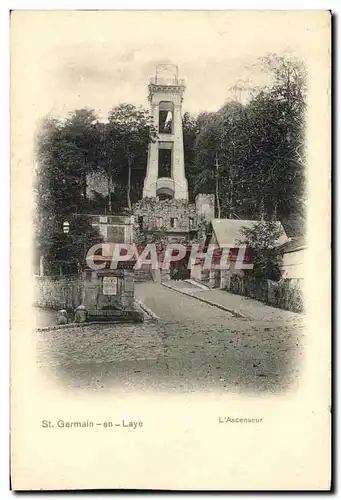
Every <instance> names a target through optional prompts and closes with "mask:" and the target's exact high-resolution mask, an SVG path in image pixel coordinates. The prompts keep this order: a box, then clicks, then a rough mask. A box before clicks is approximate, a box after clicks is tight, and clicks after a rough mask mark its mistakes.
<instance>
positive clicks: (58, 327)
mask: <svg viewBox="0 0 341 500" xmlns="http://www.w3.org/2000/svg"><path fill="white" fill-rule="evenodd" d="M119 323H120V322H119V321H84V323H67V324H66V325H51V326H43V327H42V328H35V330H36V331H37V332H47V331H49V330H64V329H66V330H67V329H68V328H80V327H83V326H91V325H117V324H119ZM127 324H128V323H127Z"/></svg>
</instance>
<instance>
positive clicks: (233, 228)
mask: <svg viewBox="0 0 341 500" xmlns="http://www.w3.org/2000/svg"><path fill="white" fill-rule="evenodd" d="M258 222H259V221H257V220H241V219H213V220H212V229H213V233H214V234H215V236H216V239H217V243H218V245H221V244H229V243H230V244H237V243H239V241H241V240H243V238H244V234H243V231H242V229H243V228H248V229H252V227H253V226H254V225H255V224H257V223H258ZM276 224H277V225H278V228H279V230H280V231H281V235H280V237H279V238H278V240H277V241H276V246H277V245H283V244H284V243H287V242H288V237H287V235H286V233H285V231H284V228H283V226H282V224H281V222H279V221H277V222H276Z"/></svg>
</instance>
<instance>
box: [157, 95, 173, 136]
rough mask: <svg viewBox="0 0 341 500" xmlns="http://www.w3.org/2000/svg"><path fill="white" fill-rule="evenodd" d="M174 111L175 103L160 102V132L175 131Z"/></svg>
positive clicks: (169, 132) (168, 132) (170, 132)
mask: <svg viewBox="0 0 341 500" xmlns="http://www.w3.org/2000/svg"><path fill="white" fill-rule="evenodd" d="M173 111H174V104H173V103H172V102H160V104H159V133H160V134H172V133H173V114H174V113H173Z"/></svg>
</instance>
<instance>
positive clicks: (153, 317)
mask: <svg viewBox="0 0 341 500" xmlns="http://www.w3.org/2000/svg"><path fill="white" fill-rule="evenodd" d="M135 303H136V304H137V305H138V307H140V308H141V309H142V311H144V312H145V313H146V314H147V316H149V317H150V318H151V319H155V320H158V319H160V318H159V316H157V315H156V314H155V313H154V312H153V311H152V310H151V309H149V307H147V306H146V305H145V304H144V303H143V302H141V301H140V300H139V299H135Z"/></svg>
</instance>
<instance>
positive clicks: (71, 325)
mask: <svg viewBox="0 0 341 500" xmlns="http://www.w3.org/2000/svg"><path fill="white" fill-rule="evenodd" d="M135 303H137V305H138V306H139V307H140V309H142V310H143V311H144V312H145V313H147V314H148V315H149V316H151V317H152V318H153V319H159V318H158V316H156V315H155V314H154V313H153V311H150V309H148V308H147V307H146V306H144V304H142V303H140V301H138V300H135ZM145 309H147V310H145ZM145 319H150V318H145ZM119 324H125V325H129V324H134V322H133V321H132V322H131V321H122V320H121V318H119V317H118V318H117V320H115V321H84V322H83V323H67V324H66V325H50V326H43V327H40V328H35V331H36V332H48V331H50V330H51V331H53V330H64V329H66V330H67V329H68V328H81V327H85V326H91V325H119Z"/></svg>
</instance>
